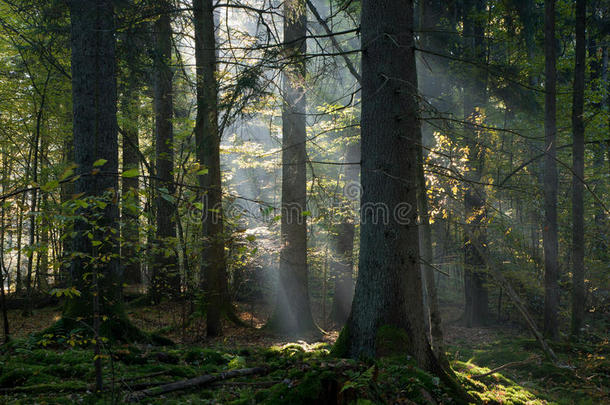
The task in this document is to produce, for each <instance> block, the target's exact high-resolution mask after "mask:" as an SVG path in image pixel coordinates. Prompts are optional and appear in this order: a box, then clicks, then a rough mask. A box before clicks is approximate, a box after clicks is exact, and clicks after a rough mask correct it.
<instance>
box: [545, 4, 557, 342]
mask: <svg viewBox="0 0 610 405" xmlns="http://www.w3.org/2000/svg"><path fill="white" fill-rule="evenodd" d="M544 10H545V18H544V52H545V69H544V70H545V117H544V134H545V135H544V152H545V157H544V211H545V212H544V214H545V218H544V225H543V227H542V231H543V242H544V335H545V336H546V337H548V338H550V339H557V338H558V337H559V325H558V313H559V285H558V279H559V263H558V259H557V252H558V242H557V186H558V179H557V162H556V156H557V142H556V139H557V121H556V110H557V104H556V99H555V97H556V93H557V90H556V87H557V71H556V56H557V55H556V54H557V52H556V49H555V48H556V39H555V0H545V2H544Z"/></svg>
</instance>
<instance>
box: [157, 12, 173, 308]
mask: <svg viewBox="0 0 610 405" xmlns="http://www.w3.org/2000/svg"><path fill="white" fill-rule="evenodd" d="M158 11H159V13H160V15H159V17H158V19H157V21H156V22H155V24H154V34H155V35H154V36H155V50H154V79H153V81H154V83H153V87H154V89H153V92H154V97H153V98H154V104H155V105H154V111H155V137H156V142H155V147H156V149H155V156H156V162H157V165H156V178H157V181H156V195H157V196H156V200H155V206H156V212H155V215H156V222H157V231H156V241H157V244H158V246H156V253H155V259H154V263H153V268H152V277H151V295H152V298H153V300H154V301H155V302H158V301H159V300H160V299H161V297H164V296H165V297H169V298H177V297H178V296H179V295H180V274H179V269H178V266H177V255H176V250H175V246H174V245H175V239H176V221H175V218H174V216H175V215H176V207H175V204H174V191H175V184H174V174H173V172H174V131H173V125H172V118H173V114H174V103H173V92H172V91H173V90H172V79H173V71H172V67H171V59H172V27H171V16H170V13H171V5H170V3H169V2H168V1H167V0H163V1H160V2H159V5H158Z"/></svg>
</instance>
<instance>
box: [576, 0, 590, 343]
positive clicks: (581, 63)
mask: <svg viewBox="0 0 610 405" xmlns="http://www.w3.org/2000/svg"><path fill="white" fill-rule="evenodd" d="M586 10H587V4H586V0H577V1H576V58H575V59H576V60H575V66H574V90H573V98H572V134H573V137H574V142H573V146H572V166H573V169H572V170H573V171H574V173H573V176H572V335H573V336H578V335H579V334H580V330H581V328H582V326H583V317H584V315H585V229H584V228H585V223H584V222H585V212H584V203H583V190H584V180H585V178H584V177H585V120H584V116H583V114H584V103H585V99H584V94H585V66H586V52H585V48H586V37H585V25H586V18H587V11H586Z"/></svg>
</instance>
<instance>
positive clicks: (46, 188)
mask: <svg viewBox="0 0 610 405" xmlns="http://www.w3.org/2000/svg"><path fill="white" fill-rule="evenodd" d="M58 186H59V181H57V180H51V181H49V182H48V183H46V184H44V185H42V186H40V189H41V190H42V191H45V192H49V191H52V190H55V189H56V188H57V187H58Z"/></svg>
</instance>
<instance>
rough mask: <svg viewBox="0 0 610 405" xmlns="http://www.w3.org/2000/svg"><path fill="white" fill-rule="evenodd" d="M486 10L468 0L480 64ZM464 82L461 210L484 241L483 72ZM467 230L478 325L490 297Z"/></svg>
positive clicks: (473, 317) (471, 302) (471, 299)
mask: <svg viewBox="0 0 610 405" xmlns="http://www.w3.org/2000/svg"><path fill="white" fill-rule="evenodd" d="M484 10H485V1H484V0H468V1H467V2H466V3H465V13H464V37H465V38H464V41H465V45H466V47H465V48H466V53H467V54H468V55H469V56H470V57H471V58H473V59H474V60H475V61H477V62H478V63H480V64H483V63H485V46H484V42H483V38H484V34H485V33H484V25H483V24H482V23H481V21H480V18H479V17H475V15H479V14H480V13H482V12H483V11H484ZM468 73H469V77H467V79H466V86H464V116H465V121H466V124H465V132H466V133H465V137H466V144H467V146H468V151H469V152H468V168H469V170H468V176H467V180H468V181H469V183H468V184H467V185H466V193H465V196H464V214H465V217H466V218H465V219H466V223H467V224H469V227H470V229H471V232H472V233H473V234H474V235H476V236H477V238H478V239H479V240H480V241H483V243H484V244H485V240H486V237H485V228H484V226H485V222H486V219H485V218H486V207H485V191H484V190H483V188H482V187H481V186H479V185H478V184H476V183H477V182H479V181H480V180H481V176H482V172H483V167H484V161H485V148H484V146H483V145H482V144H481V143H482V140H481V139H480V138H481V137H482V135H483V134H481V131H480V130H479V129H478V128H477V126H476V124H478V123H480V122H479V121H480V120H481V119H482V118H484V117H482V112H481V111H482V110H484V106H485V104H486V97H487V94H486V93H487V92H486V89H485V87H486V80H485V72H484V71H483V70H482V69H479V68H476V67H474V68H472V69H470V71H469V72H468ZM468 235H469V234H465V235H464V267H465V268H464V295H465V307H464V321H465V323H466V326H468V327H471V326H477V325H481V324H484V323H485V322H487V318H488V308H489V299H488V293H487V285H486V284H487V274H486V272H485V261H484V259H483V258H482V257H481V255H480V254H479V252H478V251H477V250H476V249H475V248H474V247H473V246H472V241H471V240H470V237H469V236H468Z"/></svg>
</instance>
